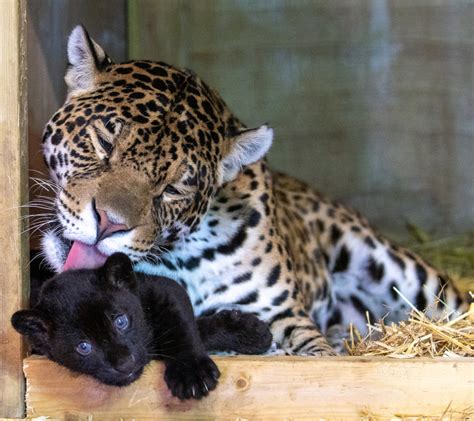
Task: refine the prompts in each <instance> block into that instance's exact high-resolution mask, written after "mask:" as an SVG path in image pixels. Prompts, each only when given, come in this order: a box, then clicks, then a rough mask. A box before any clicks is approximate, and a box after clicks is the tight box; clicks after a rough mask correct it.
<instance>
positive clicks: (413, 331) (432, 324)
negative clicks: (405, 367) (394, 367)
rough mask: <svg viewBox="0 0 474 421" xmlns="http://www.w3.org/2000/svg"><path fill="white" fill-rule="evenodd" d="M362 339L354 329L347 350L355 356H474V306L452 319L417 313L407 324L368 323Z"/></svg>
mask: <svg viewBox="0 0 474 421" xmlns="http://www.w3.org/2000/svg"><path fill="white" fill-rule="evenodd" d="M368 327H369V333H368V334H367V335H366V336H365V337H362V336H361V335H360V334H359V332H358V331H357V330H356V329H354V328H351V331H350V338H349V340H347V341H346V348H347V350H348V352H349V354H350V355H354V356H386V357H392V358H414V357H426V356H429V357H474V304H471V306H470V309H469V311H467V312H465V313H463V314H461V315H459V316H454V317H453V318H449V317H445V318H443V319H441V320H433V319H430V318H428V316H427V315H426V314H425V313H423V312H421V311H418V310H416V309H415V308H414V309H413V311H412V312H411V313H410V316H409V318H408V320H407V321H402V322H400V323H398V324H395V323H393V324H391V325H385V324H384V323H383V320H382V321H380V322H378V323H375V324H370V323H369V324H368Z"/></svg>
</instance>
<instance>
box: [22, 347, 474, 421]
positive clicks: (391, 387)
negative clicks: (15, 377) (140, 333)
mask: <svg viewBox="0 0 474 421" xmlns="http://www.w3.org/2000/svg"><path fill="white" fill-rule="evenodd" d="M215 361H216V362H217V364H218V366H219V368H220V370H221V372H222V376H221V379H220V383H219V385H218V387H217V389H216V390H215V391H214V392H212V393H211V394H210V396H209V397H207V398H206V399H203V400H202V401H185V402H180V401H179V400H178V399H176V398H174V397H172V396H171V395H170V393H169V391H168V389H167V388H166V385H165V383H164V381H163V366H162V364H160V363H157V362H154V363H152V364H150V365H149V366H148V367H147V368H146V370H145V373H144V375H143V376H142V377H141V378H140V379H139V380H138V381H137V382H135V383H133V384H132V385H130V386H128V387H125V388H116V387H110V386H105V385H102V384H99V383H97V382H95V381H94V380H93V379H91V378H89V377H85V376H79V375H76V374H73V373H71V372H70V371H68V370H67V369H65V368H62V367H60V366H59V365H56V364H55V363H53V362H50V361H48V360H45V359H43V358H41V357H30V358H28V359H26V360H25V364H24V370H25V375H26V378H27V394H26V401H27V414H28V416H29V417H38V416H49V417H52V418H60V419H74V420H89V419H95V418H97V419H100V420H101V421H102V420H116V419H127V420H131V419H140V420H142V419H160V420H163V419H179V420H200V419H216V418H218V419H222V418H225V419H286V418H291V419H316V418H317V417H329V416H331V417H337V418H339V417H341V418H345V419H347V418H358V417H360V415H361V414H364V413H368V412H369V413H371V414H373V415H377V416H381V417H392V416H394V415H395V414H405V415H414V414H416V415H420V414H423V415H427V416H428V415H430V416H440V415H441V414H442V413H443V412H444V411H445V410H446V409H447V408H448V407H449V410H450V411H452V412H451V413H454V412H453V411H464V410H466V408H468V407H470V406H471V409H472V405H473V403H474V361H473V360H472V359H459V360H447V359H437V360H429V359H413V360H396V359H368V358H356V357H348V358H342V357H340V358H339V357H338V358H321V359H316V358H309V357H245V356H238V357H215ZM448 414H449V411H448Z"/></svg>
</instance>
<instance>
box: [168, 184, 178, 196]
mask: <svg viewBox="0 0 474 421" xmlns="http://www.w3.org/2000/svg"><path fill="white" fill-rule="evenodd" d="M165 193H168V194H174V195H179V194H180V192H179V191H178V189H177V188H176V187H173V186H172V185H171V184H168V185H167V186H166V187H165Z"/></svg>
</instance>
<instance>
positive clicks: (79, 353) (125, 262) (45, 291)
mask: <svg viewBox="0 0 474 421" xmlns="http://www.w3.org/2000/svg"><path fill="white" fill-rule="evenodd" d="M135 281H136V279H135V275H134V273H133V270H132V266H131V262H130V260H129V259H128V257H127V256H125V255H124V254H121V253H117V254H114V255H113V256H111V257H109V258H108V259H107V261H106V263H105V265H104V267H103V268H101V269H98V270H89V269H81V270H76V271H68V272H64V273H62V274H60V275H57V276H56V277H54V278H52V279H51V280H49V281H47V282H46V283H45V284H44V286H43V287H42V289H41V293H40V298H39V301H38V303H37V304H36V305H35V306H34V307H33V308H32V309H31V310H20V311H18V312H16V313H15V314H14V315H13V316H12V324H13V327H14V328H15V329H16V330H17V331H18V332H19V333H21V334H23V335H25V337H26V338H27V339H28V341H29V342H30V344H31V345H32V347H33V349H35V350H36V351H37V352H40V353H42V354H44V355H46V356H47V357H48V358H50V359H51V360H53V361H56V362H57V363H59V364H61V365H64V366H65V367H68V368H70V369H71V370H74V371H76V372H80V373H84V374H88V375H90V376H93V377H95V378H96V379H98V380H99V381H101V382H102V383H106V384H111V385H116V386H125V385H127V384H129V383H131V382H133V381H134V380H136V379H137V378H138V377H139V376H140V375H141V373H142V371H143V367H144V366H145V364H147V363H148V361H149V356H148V353H147V349H146V344H147V342H148V341H149V340H150V338H151V332H150V331H149V330H148V327H147V324H146V321H145V317H144V314H143V310H142V306H141V303H140V300H139V298H138V296H137V295H135V293H134V289H135V287H136V285H135Z"/></svg>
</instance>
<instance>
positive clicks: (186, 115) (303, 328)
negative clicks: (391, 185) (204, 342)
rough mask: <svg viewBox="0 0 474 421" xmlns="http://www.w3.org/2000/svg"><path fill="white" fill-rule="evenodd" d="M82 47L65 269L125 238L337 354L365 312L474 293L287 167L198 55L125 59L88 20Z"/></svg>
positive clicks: (200, 299)
mask: <svg viewBox="0 0 474 421" xmlns="http://www.w3.org/2000/svg"><path fill="white" fill-rule="evenodd" d="M67 53H68V61H69V65H68V69H67V73H66V76H65V81H66V84H67V87H68V94H67V98H66V102H65V103H64V105H63V106H62V107H61V108H60V109H59V110H58V111H57V112H56V113H55V114H54V115H53V117H52V118H51V120H50V121H49V122H48V124H47V125H46V128H45V131H44V137H43V152H44V157H45V160H46V163H47V165H48V167H49V171H50V176H51V179H52V183H54V186H55V191H56V196H55V198H54V210H55V216H54V218H53V219H52V221H51V225H50V227H49V229H48V230H47V231H46V232H45V233H44V237H43V238H42V248H43V251H44V254H45V255H46V259H47V262H48V263H49V265H50V266H51V268H53V269H54V270H55V271H63V270H68V269H74V268H94V267H98V266H100V265H101V264H103V262H104V261H105V259H106V257H107V256H109V255H111V254H112V253H115V252H123V253H126V254H127V255H128V256H129V257H130V258H131V259H132V261H133V262H134V265H135V269H136V270H137V271H139V272H144V273H148V274H154V275H163V276H168V277H171V278H173V279H175V280H176V281H177V282H179V283H180V284H182V285H183V286H184V287H185V288H186V290H187V292H188V293H189V295H190V297H191V300H192V303H193V306H194V309H195V312H196V314H197V315H206V314H212V313H214V312H216V311H219V310H222V309H229V308H238V309H240V310H242V311H245V312H250V313H254V314H256V315H258V317H260V318H261V319H262V320H264V321H266V322H267V323H268V324H269V326H270V328H271V331H272V334H273V337H274V341H275V343H276V345H277V346H278V347H279V348H280V349H281V350H282V351H283V352H285V353H287V354H299V355H317V356H321V355H333V354H334V353H335V352H336V350H340V348H341V338H342V337H343V336H344V334H345V332H346V331H347V326H348V325H349V324H350V323H352V324H354V325H355V326H356V327H357V328H358V329H359V330H360V331H362V332H364V331H365V329H366V322H367V317H369V318H370V319H371V320H377V319H379V318H383V317H385V319H386V320H393V321H398V320H401V319H403V318H405V317H406V315H407V311H408V310H409V306H408V304H407V303H406V301H409V302H411V303H413V304H415V305H416V306H417V307H418V308H420V309H424V308H425V307H428V308H430V311H431V312H432V313H438V312H440V311H441V308H440V307H444V306H447V307H448V308H449V309H453V310H455V309H462V308H463V307H464V306H466V304H467V303H466V300H465V299H464V297H463V296H462V295H461V294H460V293H459V292H458V291H457V290H456V288H455V286H454V285H453V283H452V282H451V281H450V280H449V279H447V278H446V277H444V276H442V275H441V274H440V273H439V272H438V271H436V270H435V269H434V268H432V267H431V266H430V265H428V264H427V263H426V262H424V261H423V260H422V259H421V258H420V257H419V256H417V255H416V254H414V253H412V252H411V251H409V250H407V249H405V248H403V247H398V246H396V245H394V244H393V243H391V242H390V241H389V240H387V239H386V238H384V237H382V236H381V235H379V234H378V233H377V232H376V231H374V229H372V228H371V227H370V226H369V224H368V222H367V221H366V220H365V219H364V218H363V217H362V216H360V215H359V214H358V213H357V212H355V211H353V210H351V209H349V208H348V207H345V206H343V205H342V204H340V203H336V202H333V201H330V200H328V199H327V198H326V197H324V196H322V195H321V194H319V193H317V192H315V191H314V190H313V189H312V188H310V187H309V186H307V185H306V184H304V183H302V182H300V181H297V180H295V179H293V178H291V177H289V176H287V175H284V174H281V173H278V172H275V171H272V170H271V169H270V168H269V166H268V164H267V161H266V159H265V156H266V154H267V152H268V150H269V148H270V146H271V144H272V141H273V130H272V129H271V128H270V127H269V126H268V125H262V126H261V127H258V128H248V127H246V126H245V125H244V124H243V123H242V122H241V121H240V120H239V119H238V118H237V117H236V116H235V115H234V114H233V113H232V112H231V110H230V109H229V108H228V107H227V105H226V104H225V103H224V101H223V100H222V99H221V97H220V96H219V94H218V93H217V92H216V91H214V90H213V89H211V88H210V87H209V86H208V85H207V84H206V83H205V82H203V81H202V80H201V79H200V78H199V77H198V76H197V75H196V74H195V73H193V72H192V71H190V70H185V69H180V68H177V67H174V66H170V65H168V64H165V63H162V62H152V61H146V60H135V61H129V62H126V63H119V64H115V63H114V62H113V61H112V60H111V59H110V58H109V56H108V55H107V54H106V52H105V51H104V49H103V48H102V47H101V46H100V45H98V44H97V43H96V42H95V41H94V40H93V39H92V38H91V37H90V36H89V35H88V33H87V31H86V30H85V29H84V28H83V27H82V26H78V27H76V28H75V29H74V30H73V31H72V33H71V35H70V37H69V42H68V48H67ZM438 297H442V298H441V301H442V302H443V304H442V305H440V304H439V303H440V301H439V300H438Z"/></svg>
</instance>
